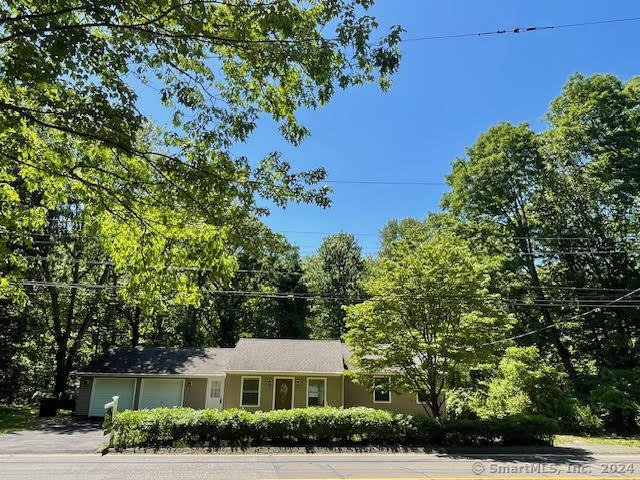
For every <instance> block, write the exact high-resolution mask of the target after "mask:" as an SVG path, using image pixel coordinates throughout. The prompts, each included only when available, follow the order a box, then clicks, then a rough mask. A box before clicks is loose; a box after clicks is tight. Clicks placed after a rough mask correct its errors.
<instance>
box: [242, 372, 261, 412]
mask: <svg viewBox="0 0 640 480" xmlns="http://www.w3.org/2000/svg"><path fill="white" fill-rule="evenodd" d="M259 405H260V377H242V393H241V396H240V406H241V407H257V406H259Z"/></svg>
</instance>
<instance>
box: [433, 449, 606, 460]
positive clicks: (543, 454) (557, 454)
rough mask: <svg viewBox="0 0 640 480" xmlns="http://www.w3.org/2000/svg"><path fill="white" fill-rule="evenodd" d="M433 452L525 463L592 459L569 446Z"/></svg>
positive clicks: (589, 454)
mask: <svg viewBox="0 0 640 480" xmlns="http://www.w3.org/2000/svg"><path fill="white" fill-rule="evenodd" d="M428 453H435V454H438V455H440V456H443V457H446V458H451V459H466V460H485V461H501V462H527V463H549V462H551V463H557V464H562V463H575V462H592V461H594V456H593V453H592V452H590V451H588V450H585V449H582V448H569V447H496V448H491V447H488V448H451V449H437V450H432V451H430V452H428Z"/></svg>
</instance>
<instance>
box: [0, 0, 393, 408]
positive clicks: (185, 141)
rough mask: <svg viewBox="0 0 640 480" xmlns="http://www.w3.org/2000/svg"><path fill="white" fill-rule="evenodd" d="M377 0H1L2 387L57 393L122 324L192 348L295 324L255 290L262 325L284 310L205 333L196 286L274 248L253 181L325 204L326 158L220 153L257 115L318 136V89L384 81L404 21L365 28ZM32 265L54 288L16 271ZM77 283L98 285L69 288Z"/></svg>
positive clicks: (329, 92)
mask: <svg viewBox="0 0 640 480" xmlns="http://www.w3.org/2000/svg"><path fill="white" fill-rule="evenodd" d="M372 6H373V2H372V1H371V0H313V1H311V2H298V1H296V0H291V1H275V2H271V1H268V2H244V1H235V0H234V1H229V2H226V1H225V2H217V1H214V2H200V1H187V2H175V1H174V0H144V1H142V2H135V3H132V2H124V3H123V2H116V3H114V2H110V1H108V0H107V1H102V2H90V3H85V4H81V5H78V4H76V3H74V2H69V1H68V0H60V1H56V2H54V3H51V2H47V3H46V4H45V2H42V1H35V2H34V1H29V2H25V1H22V0H11V1H9V2H5V3H3V4H2V5H0V45H1V46H0V257H2V259H3V262H2V265H1V266H0V301H3V302H4V299H8V300H9V301H10V302H11V305H10V304H7V303H3V307H4V306H5V305H6V306H7V312H6V315H5V314H4V312H3V315H2V319H1V320H2V325H3V326H5V325H6V326H7V327H8V329H7V333H6V334H4V331H3V334H2V337H1V338H0V342H2V345H1V347H2V349H1V350H2V351H3V354H6V356H7V357H8V358H7V360H8V361H7V362H3V365H6V366H7V368H6V369H7V370H9V371H8V372H7V375H5V374H4V372H3V375H2V377H3V381H2V391H3V392H4V391H7V390H9V389H8V388H5V387H8V386H9V385H10V382H15V383H19V384H22V381H23V380H25V382H24V384H25V385H28V386H29V388H31V389H32V390H34V389H38V390H39V389H41V388H42V389H52V390H53V392H54V393H55V394H56V395H63V394H64V393H65V392H66V391H67V390H68V388H69V386H70V385H69V384H70V382H71V381H72V373H73V370H74V369H75V368H76V366H77V365H79V364H81V363H83V362H84V360H85V359H86V357H87V356H89V355H92V354H95V353H99V352H100V351H101V350H102V348H103V347H104V346H106V345H109V344H118V343H121V342H123V341H126V340H125V338H126V336H128V335H127V332H128V331H130V343H131V344H134V345H136V344H138V343H140V342H142V341H145V340H148V341H150V343H155V342H158V343H165V342H166V341H167V338H173V339H174V341H173V343H176V344H183V345H185V346H188V345H191V344H194V343H197V342H202V341H205V340H203V339H206V341H207V342H209V343H214V344H215V343H218V344H228V343H229V342H231V341H233V339H235V338H237V336H238V335H240V334H251V333H252V332H254V331H255V333H257V334H265V333H264V332H265V330H268V332H269V333H267V335H291V334H293V335H296V336H300V335H304V334H305V332H304V328H299V325H300V324H301V323H303V322H302V321H301V319H300V318H299V317H300V316H301V315H304V313H305V310H304V308H301V306H300V305H299V303H298V302H292V303H290V304H288V305H284V304H283V305H284V306H281V305H273V302H269V301H264V302H256V303H257V305H255V307H256V308H255V311H256V312H257V311H259V310H260V309H262V314H265V315H267V316H270V317H271V318H270V319H268V320H266V321H265V323H269V322H271V323H274V322H273V317H274V316H276V315H283V314H284V315H289V314H293V315H294V316H297V317H298V319H297V320H291V321H292V322H293V324H291V325H278V324H274V325H270V326H269V327H268V329H267V328H264V325H263V324H262V323H261V322H260V321H256V318H255V316H254V318H252V319H250V320H249V321H247V322H246V323H249V325H248V326H245V325H242V323H243V322H240V321H238V317H242V313H240V312H238V313H236V314H234V315H235V317H236V318H235V319H234V322H235V323H236V324H240V325H238V326H237V327H235V328H231V329H230V331H229V332H228V333H227V331H226V327H225V325H224V322H221V324H222V325H221V328H220V330H221V331H222V333H221V334H218V335H215V334H211V333H209V332H206V331H204V332H203V330H204V327H203V323H202V321H201V318H196V317H198V315H196V314H195V313H194V312H195V311H196V309H197V308H198V307H199V306H200V305H202V304H203V303H205V304H209V305H210V304H211V303H215V302H212V301H211V299H210V298H206V299H205V297H206V293H207V290H213V289H222V288H224V287H230V286H231V284H232V283H234V272H235V270H236V269H237V267H238V260H240V261H243V260H244V259H242V258H241V259H238V255H237V254H238V253H246V252H248V251H251V250H254V251H258V250H260V249H261V248H263V249H264V248H265V247H266V244H265V242H264V235H257V234H256V230H260V229H261V228H262V225H261V223H260V222H259V221H257V220H256V218H257V217H259V216H261V215H264V214H267V213H268V210H267V209H265V208H264V207H263V206H261V205H263V204H264V203H265V202H260V200H261V199H262V200H264V199H268V200H269V201H270V202H271V204H274V205H277V206H280V207H284V206H285V205H286V204H287V203H288V202H292V201H293V202H309V203H315V204H318V205H320V206H323V207H324V206H327V205H328V204H329V198H328V193H329V189H328V188H327V187H320V188H316V187H314V185H315V184H317V182H319V181H320V180H322V179H323V178H324V175H325V173H324V170H323V169H321V168H319V169H316V170H311V171H307V172H296V171H294V169H293V168H292V166H291V165H290V164H289V163H288V162H286V161H284V160H283V159H282V158H281V156H280V155H279V154H278V153H277V152H273V153H271V154H269V155H268V156H267V157H266V158H264V159H262V160H259V159H248V158H245V157H235V156H234V154H232V153H231V151H232V147H233V145H234V143H236V142H242V141H244V140H246V139H247V138H248V136H249V135H250V133H251V132H252V131H253V130H254V129H255V128H256V125H257V121H258V118H259V117H260V116H261V115H262V117H263V118H267V119H268V118H270V119H272V120H273V121H275V122H276V123H277V124H278V125H279V127H280V131H281V133H282V135H283V136H284V138H285V139H286V140H287V141H289V142H291V143H293V144H298V143H299V142H300V141H302V139H303V138H304V137H306V136H307V135H308V134H309V131H308V129H307V128H306V127H305V126H303V125H301V124H300V123H299V122H298V119H297V112H298V110H299V109H300V108H307V109H309V108H311V109H313V108H317V107H320V106H322V105H325V104H326V103H327V102H328V101H329V100H330V99H331V97H332V96H333V94H334V93H335V91H336V90H337V89H341V88H348V87H351V86H355V85H360V84H363V83H365V82H371V81H376V80H377V81H378V82H379V84H380V86H381V88H382V89H386V88H388V87H389V80H390V76H391V75H392V74H393V73H394V72H395V71H396V69H397V67H398V61H399V57H400V55H399V51H398V49H397V47H396V44H397V41H398V40H399V33H400V31H401V29H400V28H399V27H393V28H391V29H390V31H389V33H388V35H387V36H386V37H384V38H382V39H381V40H379V41H377V42H375V44H374V43H372V41H371V37H372V36H373V35H376V36H377V33H376V32H377V23H376V21H375V19H374V18H373V17H372V16H370V15H368V10H369V9H370V8H371V7H372ZM25 59H28V60H29V61H25ZM145 89H148V90H147V91H146V93H149V92H157V97H156V100H157V102H156V103H157V104H159V105H161V106H162V107H163V108H164V109H165V112H166V113H168V114H169V115H170V116H171V118H172V122H171V123H170V124H169V125H166V126H165V127H163V128H162V129H160V128H158V127H156V126H154V125H153V119H151V118H149V117H148V116H146V115H145V113H146V112H144V111H143V104H142V102H141V101H140V99H141V97H142V93H141V92H143V91H144V90H145ZM145 103H146V102H145ZM252 242H253V243H255V245H254V246H251V245H249V244H250V243H252ZM267 248H269V247H267ZM270 251H273V249H270ZM248 256H249V257H250V256H251V254H249V255H248ZM253 260H256V259H255V258H254V259H250V260H249V262H252V261H253ZM256 261H258V262H259V261H260V260H259V259H257V260H256ZM291 263H292V264H294V265H295V263H296V259H295V258H291ZM203 272H206V274H203ZM25 279H26V280H28V281H35V282H46V283H47V284H48V287H46V288H42V287H35V286H34V287H26V288H25V287H24V285H23V283H22V282H23V281H24V280H25ZM60 283H62V284H65V285H67V286H64V287H63V286H60V285H59V284H60ZM78 283H80V284H90V285H92V286H91V287H90V288H83V289H82V290H79V289H78V288H76V287H73V288H70V287H68V284H78ZM238 283H242V282H238ZM255 283H260V285H259V286H258V288H264V290H265V292H273V291H274V290H277V289H284V288H292V289H294V290H295V289H296V288H299V286H298V285H297V282H295V281H293V282H292V281H283V280H282V279H281V280H280V281H279V282H254V285H255ZM274 283H275V284H274ZM116 284H117V285H118V286H115V285H116ZM12 304H15V305H18V306H19V308H17V309H15V308H13V306H12ZM22 309H24V310H22ZM247 310H250V311H251V309H250V308H248V309H247ZM185 311H186V315H185ZM210 311H211V308H209V309H204V310H203V311H202V315H201V317H202V316H204V314H206V313H207V312H210ZM256 316H257V314H256ZM176 318H182V319H183V320H182V321H176ZM252 323H253V325H251V324H252ZM256 324H258V325H256ZM154 331H155V332H154ZM158 332H161V333H162V332H165V333H163V334H162V335H156V333H158ZM172 333H177V334H178V336H179V338H176V337H175V335H174V336H173V337H171V336H170V335H171V334H172ZM216 336H217V337H218V338H217V339H216V341H215V342H211V340H210V338H211V337H214V338H215V337H216ZM37 347H38V348H39V350H38V351H37V352H36V351H35V349H36V348H37ZM41 362H42V364H43V365H42V367H41V365H40V364H41ZM28 364H35V366H36V367H37V368H35V372H34V374H31V373H30V371H29V369H28V368H27V365H28ZM54 364H55V368H52V365H54ZM13 365H16V368H14V367H13ZM29 366H32V365H29ZM3 370H4V368H3ZM45 370H48V372H47V373H45ZM51 370H55V374H54V375H51ZM47 375H48V376H49V377H55V381H54V382H53V385H50V384H49V382H47V381H46V380H43V379H46V378H47ZM5 380H6V382H5ZM21 390H22V389H21ZM25 390H26V389H25ZM7 395H8V396H10V397H11V398H12V399H18V398H20V399H24V400H27V399H28V398H27V397H28V396H29V395H28V393H27V392H23V391H19V392H16V393H15V394H7Z"/></svg>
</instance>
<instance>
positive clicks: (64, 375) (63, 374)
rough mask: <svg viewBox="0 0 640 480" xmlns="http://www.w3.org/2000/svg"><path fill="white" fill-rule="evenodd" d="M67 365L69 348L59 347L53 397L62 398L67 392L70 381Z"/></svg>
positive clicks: (57, 349)
mask: <svg viewBox="0 0 640 480" xmlns="http://www.w3.org/2000/svg"><path fill="white" fill-rule="evenodd" d="M66 365H67V346H66V342H65V344H64V345H60V344H59V345H58V346H57V348H56V372H55V377H54V384H53V396H54V397H56V398H60V397H61V396H62V395H63V394H64V393H65V392H66V391H67V382H68V380H69V372H68V371H66Z"/></svg>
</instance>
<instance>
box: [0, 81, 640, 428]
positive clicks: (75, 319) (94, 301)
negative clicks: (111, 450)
mask: <svg viewBox="0 0 640 480" xmlns="http://www.w3.org/2000/svg"><path fill="white" fill-rule="evenodd" d="M639 104H640V79H639V78H634V79H632V80H630V81H629V82H626V83H625V82H622V81H620V80H618V79H617V78H615V77H613V76H609V75H595V76H591V77H583V76H581V75H575V76H574V77H572V78H571V79H570V80H569V82H568V83H567V84H566V85H565V87H564V91H563V93H562V95H561V96H560V97H559V98H557V99H555V100H554V101H553V102H552V104H551V107H550V110H549V113H548V115H547V122H548V128H547V129H546V130H545V131H542V132H534V131H532V130H531V129H530V128H529V127H528V126H527V125H526V124H523V125H511V124H506V123H503V124H499V125H496V126H494V127H491V128H490V129H489V130H488V131H487V132H486V133H484V134H482V135H481V136H480V137H479V139H478V141H477V142H476V143H475V144H474V145H473V146H471V147H469V149H468V154H467V156H466V157H465V158H460V159H457V160H456V161H455V162H453V169H452V172H451V174H450V175H449V176H448V182H449V185H450V186H451V190H450V192H449V193H447V194H446V195H445V196H444V198H443V200H442V212H440V213H434V214H431V215H429V217H428V218H426V219H425V220H420V219H402V220H391V221H389V223H388V224H387V225H385V226H384V227H383V228H382V230H381V247H380V251H379V254H378V255H377V256H375V257H364V256H363V255H362V252H361V248H360V246H359V245H358V244H357V242H356V240H355V238H354V237H353V236H352V235H350V234H349V233H340V234H336V235H332V236H328V237H326V238H325V240H324V242H323V244H322V246H321V247H320V248H319V249H318V251H317V253H316V254H315V255H311V256H309V257H306V258H301V257H300V255H299V252H298V248H297V247H295V246H294V245H291V244H289V243H288V242H287V240H286V239H285V238H284V237H283V236H282V235H279V234H277V233H274V232H272V231H270V230H269V229H268V228H267V227H266V226H264V225H263V224H262V223H261V222H260V220H259V219H258V218H257V217H253V218H251V219H250V220H249V221H247V222H246V223H245V224H244V225H243V234H242V235H238V236H237V243H236V244H235V245H227V246H226V248H229V249H230V256H231V257H232V258H233V261H234V262H235V264H234V267H233V274H232V275H231V276H230V277H229V278H228V280H226V281H221V280H220V278H219V275H217V272H215V271H214V272H213V273H212V269H211V268H208V267H207V265H206V263H199V264H197V266H191V267H182V266H181V265H180V264H178V265H173V266H172V265H169V266H167V267H166V268H168V269H169V270H170V272H169V274H170V275H175V276H181V275H188V276H190V277H191V278H192V280H193V281H194V282H195V283H196V284H197V285H198V286H199V288H200V289H201V291H202V292H204V293H203V295H202V297H201V298H200V299H199V300H198V302H197V303H191V304H186V305H183V304H180V303H179V302H176V301H175V300H171V299H169V300H168V299H167V298H165V296H164V293H163V291H162V290H158V291H153V292H149V291H147V292H146V293H145V295H141V296H139V297H135V296H130V294H129V292H128V291H123V290H122V289H120V288H119V285H121V284H122V277H123V276H125V275H129V276H132V275H133V276H135V274H136V273H135V272H126V273H121V272H118V270H117V269H116V268H115V263H114V262H113V261H112V260H111V259H110V251H109V250H108V249H105V248H103V247H102V246H101V243H100V242H99V241H97V240H96V239H95V238H94V237H92V235H91V232H90V231H88V230H87V224H86V223H85V222H86V220H85V219H84V210H83V209H82V208H80V206H79V205H77V204H74V203H72V202H69V201H67V202H62V203H60V204H58V205H56V208H55V209H52V210H51V211H49V212H48V215H47V223H46V224H45V225H44V226H43V228H42V229H41V231H40V232H39V233H37V234H34V236H33V244H32V245H31V246H30V248H28V249H24V248H22V247H20V248H17V247H16V249H15V252H14V253H17V254H20V255H22V256H23V257H24V259H25V261H26V265H27V266H26V268H25V271H24V278H26V279H30V280H32V281H34V282H35V284H34V285H29V284H28V283H26V284H24V285H23V289H22V291H23V293H24V297H21V299H20V300H19V301H11V300H8V299H7V300H3V306H2V307H3V308H2V309H1V311H0V322H2V328H1V330H0V332H1V333H0V342H1V344H0V352H1V353H0V355H2V359H1V364H2V365H3V375H2V380H1V383H0V398H2V401H3V402H16V403H28V402H31V401H33V400H34V398H36V397H37V395H38V394H44V393H51V392H56V393H57V394H61V395H73V392H74V388H75V377H74V372H75V371H76V370H77V369H78V368H80V367H82V366H83V365H84V364H85V363H86V362H87V361H88V360H89V359H90V358H92V357H93V356H95V355H98V354H100V353H101V352H102V351H104V350H105V349H107V348H110V347H113V346H123V345H125V346H138V345H163V346H174V347H209V346H232V345H234V344H235V342H236V341H237V340H238V338H240V337H243V336H254V337H269V338H333V339H340V338H342V336H343V335H344V334H345V333H346V332H347V330H348V327H347V324H346V322H345V316H346V313H345V309H344V308H343V306H346V305H354V304H358V303H361V302H363V301H364V300H365V299H367V298H368V297H370V296H371V295H375V293H372V292H369V291H368V290H367V288H366V284H367V281H368V280H370V279H371V277H372V276H375V275H376V274H375V271H376V269H378V270H379V269H380V262H381V261H383V260H384V259H385V258H388V257H392V256H393V255H394V245H396V244H398V242H402V241H404V240H407V239H411V240H412V242H413V244H414V245H419V244H423V243H425V242H427V243H428V242H429V241H431V235H430V232H433V231H436V230H437V231H443V230H446V231H449V232H453V234H454V235H455V236H457V237H458V238H460V239H464V241H465V242H466V244H468V245H469V246H470V247H469V248H471V250H472V251H473V252H475V254H474V255H477V256H476V257H475V258H476V259H477V262H486V261H487V260H486V259H490V261H489V268H490V271H491V275H490V277H491V281H490V286H489V289H488V291H487V299H486V301H492V302H493V301H495V296H494V295H496V294H497V295H498V298H499V303H500V305H501V307H502V308H503V309H505V311H507V312H508V314H509V315H510V316H511V317H512V318H513V319H514V323H513V325H512V326H511V329H509V330H501V332H502V333H501V335H502V336H503V337H505V338H509V339H510V340H508V341H506V342H502V343H498V345H497V353H496V355H495V356H493V357H492V360H491V361H489V362H488V363H487V362H485V363H482V364H478V365H475V366H474V367H473V368H470V369H468V370H467V371H464V372H459V375H458V377H457V379H456V381H455V382H452V384H451V385H448V388H449V389H450V405H449V408H450V410H451V414H452V415H461V416H464V415H471V416H478V415H484V416H490V415H500V413H501V412H503V413H507V412H511V413H513V412H518V411H530V412H533V413H544V414H547V415H550V416H555V417H556V418H561V419H562V420H563V421H564V423H565V425H566V426H567V428H576V429H591V430H594V429H595V430H598V429H601V428H608V429H611V430H616V431H619V432H632V431H637V429H638V416H639V412H640V410H639V404H640V368H639V367H638V364H639V360H640V346H639V342H638V339H639V338H640V322H639V321H638V307H640V303H638V300H637V296H636V295H629V294H630V293H634V292H633V290H634V289H636V288H638V287H640V275H639V274H640V271H639V264H638V253H639V249H640V244H639V238H638V220H639V217H638V209H639V207H640V203H639V200H640V198H639V197H638V191H639V188H638V187H639V182H640V110H639V107H638V105H639ZM232 238H233V237H232ZM454 238H455V237H454ZM247 239H250V241H249V240H247ZM405 253H406V252H405ZM409 255H419V252H418V250H416V252H415V253H411V251H410V252H409ZM372 272H374V273H372ZM130 281H131V280H129V282H130ZM140 282H141V284H142V285H145V283H144V279H143V280H140ZM443 282H444V283H443V285H444V288H445V289H446V288H447V280H446V278H444V279H443ZM145 288H146V287H145ZM163 288H175V286H174V285H168V286H167V285H164V286H163ZM425 293H428V292H425ZM625 295H627V296H625ZM403 301H405V302H407V303H409V304H410V303H411V302H416V301H417V299H416V297H410V296H407V298H406V299H405V300H403ZM448 301H453V302H460V303H464V302H470V301H474V302H475V301H477V298H471V297H465V294H460V295H458V296H454V297H452V298H448ZM583 313H586V314H585V315H584V316H581V314H583Z"/></svg>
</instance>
